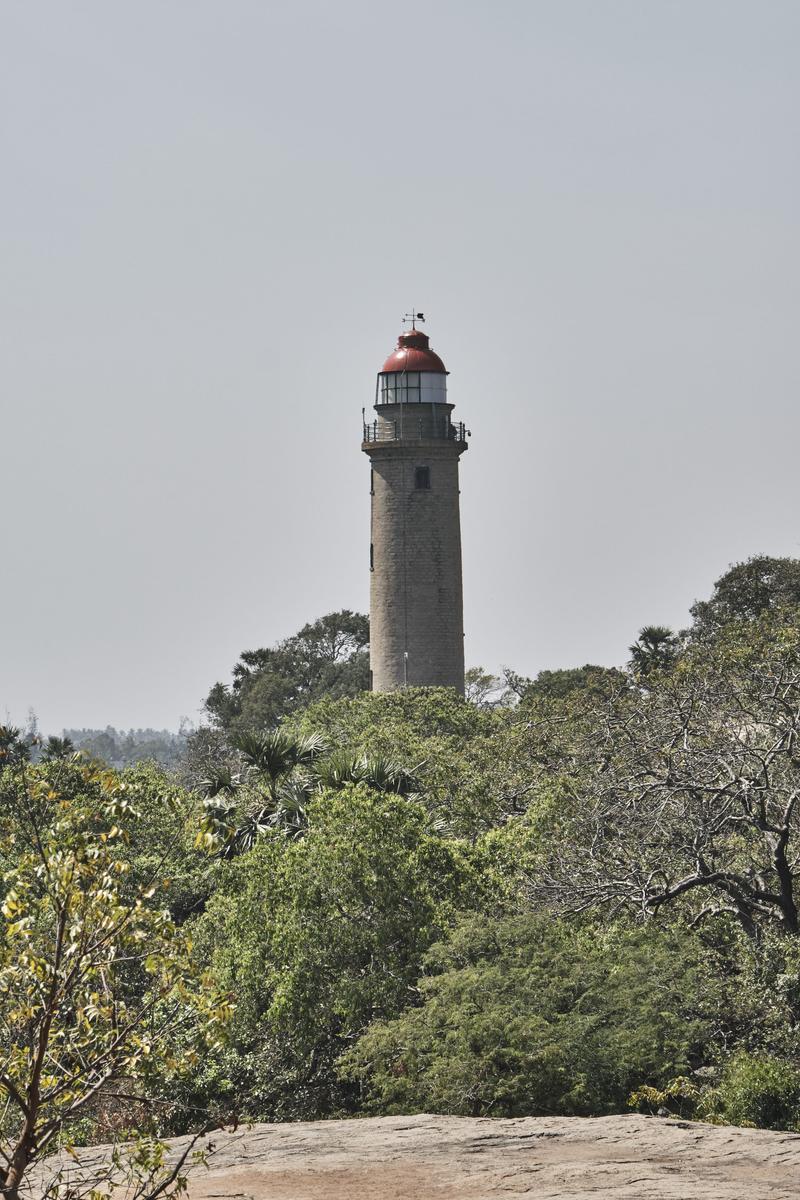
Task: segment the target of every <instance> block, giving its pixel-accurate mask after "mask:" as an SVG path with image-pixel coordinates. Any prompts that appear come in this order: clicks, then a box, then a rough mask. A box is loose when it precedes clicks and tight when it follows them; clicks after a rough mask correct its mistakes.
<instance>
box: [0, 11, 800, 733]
mask: <svg viewBox="0 0 800 1200" xmlns="http://www.w3.org/2000/svg"><path fill="white" fill-rule="evenodd" d="M799 56H800V5H798V4H797V3H796V0H791V2H789V0H758V2H756V0H753V2H747V3H745V2H742V0H526V2H521V0H505V2H503V0H500V2H496V3H493V4H491V5H490V4H489V3H475V2H471V0H467V2H464V0H461V2H459V3H453V2H450V0H431V2H430V3H428V4H426V5H422V4H420V3H417V2H412V3H407V4H403V5H399V4H397V5H395V4H392V5H390V4H385V3H381V2H380V0H377V2H376V0H370V2H368V3H367V2H360V0H340V2H338V3H323V2H321V0H299V2H298V0H294V2H293V3H286V2H284V0H274V2H272V3H268V2H267V0H259V2H257V3H256V2H255V0H224V2H223V0H158V2H156V0H70V3H62V2H61V0H47V2H45V0H3V2H2V4H0V142H1V144H0V153H1V157H0V162H1V163H2V167H1V168H0V170H2V187H0V339H2V344H1V345H0V417H1V418H2V422H1V424H0V436H2V451H1V456H2V457H1V460H0V505H1V506H2V507H1V509H0V511H2V516H3V527H4V536H3V554H2V556H1V557H0V570H1V571H2V592H0V596H1V597H2V598H1V599H0V615H1V616H2V620H0V718H2V716H3V715H4V714H5V713H8V714H9V715H10V716H11V717H12V719H15V720H17V721H20V720H23V719H24V717H25V714H26V711H27V708H28V706H33V707H34V708H35V709H36V711H37V712H38V713H39V716H40V720H41V723H42V725H43V726H44V727H45V728H46V729H47V730H48V731H53V730H57V729H59V728H60V727H61V726H63V725H105V724H106V723H111V724H116V725H118V726H129V725H157V726H161V725H167V726H172V727H175V726H177V723H178V720H179V718H180V717H181V716H183V715H185V716H189V717H190V718H193V719H197V717H198V715H199V708H200V705H201V702H202V699H203V697H204V695H205V694H206V692H207V691H208V688H209V686H210V685H211V684H212V683H213V682H214V681H215V680H217V679H221V678H227V677H228V675H229V671H230V668H231V666H232V665H233V662H234V660H235V658H236V657H237V655H238V653H239V651H240V650H242V649H246V648H253V647H256V646H259V645H268V644H270V643H272V642H274V641H275V640H276V639H277V638H280V637H282V636H285V635H287V634H289V633H292V632H294V631H295V630H296V629H297V628H298V627H299V626H300V625H301V624H303V623H304V622H305V621H307V620H310V619H313V618H314V617H317V616H320V615H322V614H323V613H325V612H328V611H330V610H332V609H334V608H342V607H350V608H356V609H361V610H362V611H366V608H367V604H368V569H367V568H368V548H369V532H368V520H369V504H368V494H367V492H368V474H369V472H368V463H367V461H366V459H365V458H364V457H363V456H362V455H361V454H360V451H359V441H360V419H361V408H362V406H363V405H367V406H368V405H369V404H370V403H371V401H372V397H373V389H374V375H375V372H376V371H377V369H378V367H379V366H380V364H381V362H382V361H383V359H384V357H385V356H386V354H387V353H388V352H389V351H390V349H391V348H392V347H393V345H394V342H395V339H396V335H397V333H398V331H399V328H400V317H401V315H402V313H403V312H404V311H405V310H406V309H408V308H409V307H410V306H411V305H412V304H413V305H416V306H417V307H419V308H421V309H424V310H425V312H426V313H427V315H428V318H429V320H428V325H427V331H428V333H429V334H430V337H431V341H432V345H433V346H434V348H435V349H436V350H437V351H438V352H439V353H440V354H441V355H442V357H443V358H444V360H445V363H446V364H447V366H448V368H449V369H450V371H451V375H450V380H449V388H450V398H451V400H453V401H454V402H455V403H456V405H457V409H456V416H457V417H458V418H459V419H464V420H465V421H466V422H467V424H468V425H469V427H470V428H471V429H472V432H473V439H472V445H471V448H470V451H469V453H468V454H467V455H466V456H465V458H464V460H463V465H462V485H461V486H462V505H463V507H462V525H463V539H464V583H465V626H466V636H467V642H466V644H467V660H468V662H469V663H470V664H476V663H481V664H483V665H484V666H486V667H489V668H498V667H500V666H501V665H503V664H507V665H509V666H512V667H514V668H515V669H517V670H519V671H522V672H524V673H526V674H533V673H535V672H536V671H538V670H539V669H541V668H543V667H558V666H568V665H573V664H578V663H582V662H584V661H587V660H590V661H594V662H600V663H618V662H621V661H624V659H625V657H626V648H627V646H628V644H629V643H630V641H631V640H632V639H633V638H634V637H635V635H636V631H637V629H638V628H639V626H641V625H642V624H644V623H648V622H658V623H666V624H671V625H681V624H682V623H685V622H686V620H687V612H688V606H689V604H690V603H691V602H692V600H693V599H694V598H696V597H698V596H705V595H707V594H708V593H709V591H710V588H711V585H712V582H713V580H714V579H715V578H716V577H717V576H718V575H719V574H720V573H721V572H722V571H723V570H724V569H725V568H726V566H727V565H728V564H729V563H730V562H733V561H737V560H739V559H742V558H744V557H747V556H748V555H750V554H753V553H758V552H766V553H772V554H788V555H798V556H800V512H799V506H798V500H799V499H800V497H799V496H798V492H799V491H800V485H798V471H797V465H796V463H797V441H798V432H800V430H799V429H798V426H799V425H800V420H799V419H798V391H799V389H798V383H799V382H800V366H799V364H798V350H797V344H798V338H797V330H798V317H799V316H800V311H799V310H800V283H799V282H798V281H799V280H800V269H799V268H800V253H799V250H800V244H799V239H798V221H797V213H798V211H800V164H799V162H798V147H799V146H800V137H799V136H798V134H799V132H800V131H799V130H798V125H799V124H800V121H798V113H800V83H798V72H797V62H798V58H799Z"/></svg>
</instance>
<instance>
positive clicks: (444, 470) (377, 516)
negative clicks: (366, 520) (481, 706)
mask: <svg viewBox="0 0 800 1200" xmlns="http://www.w3.org/2000/svg"><path fill="white" fill-rule="evenodd" d="M365 449H366V450H367V453H368V454H369V456H370V460H371V464H372V471H373V474H372V485H373V495H372V552H371V562H372V571H371V577H370V579H371V586H370V623H371V629H370V647H371V650H370V659H371V663H370V665H371V668H372V687H373V690H374V691H378V692H382V691H393V690H394V689H396V688H400V687H403V686H404V685H405V684H407V685H408V686H410V687H413V686H443V687H454V688H456V689H457V690H458V691H459V692H461V693H462V694H463V691H464V623H463V602H462V589H461V526H460V520H459V491H458V459H459V455H460V453H461V451H462V449H463V446H462V445H460V444H459V443H453V442H446V441H443V440H433V439H431V440H426V441H418V442H413V443H411V442H393V443H390V444H388V445H387V444H380V443H378V444H374V445H370V446H365ZM417 467H427V468H428V469H429V472H430V488H417V487H415V468H417ZM406 649H407V650H408V660H407V663H406V662H405V660H404V651H405V650H406Z"/></svg>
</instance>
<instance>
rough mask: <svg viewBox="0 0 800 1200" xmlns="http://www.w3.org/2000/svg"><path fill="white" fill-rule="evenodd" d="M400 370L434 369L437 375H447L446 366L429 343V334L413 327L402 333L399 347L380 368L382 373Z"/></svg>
mask: <svg viewBox="0 0 800 1200" xmlns="http://www.w3.org/2000/svg"><path fill="white" fill-rule="evenodd" d="M399 371H432V372H435V373H436V374H437V375H446V374H447V368H446V367H445V365H444V363H443V362H442V360H441V359H440V358H439V355H438V354H434V352H433V350H431V348H430V347H429V345H428V335H427V333H423V332H422V330H421V329H411V330H409V331H408V333H401V334H400V337H399V338H398V339H397V349H396V350H394V351H393V352H392V353H391V354H390V355H389V357H388V358H387V360H386V362H385V363H384V364H383V366H382V367H381V369H380V372H379V373H380V374H381V375H386V374H387V373H396V372H399Z"/></svg>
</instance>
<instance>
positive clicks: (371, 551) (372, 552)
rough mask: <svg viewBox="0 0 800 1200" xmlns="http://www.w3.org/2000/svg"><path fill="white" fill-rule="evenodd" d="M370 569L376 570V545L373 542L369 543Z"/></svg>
mask: <svg viewBox="0 0 800 1200" xmlns="http://www.w3.org/2000/svg"><path fill="white" fill-rule="evenodd" d="M369 569H370V571H374V570H375V546H374V545H373V543H372V542H370V544H369Z"/></svg>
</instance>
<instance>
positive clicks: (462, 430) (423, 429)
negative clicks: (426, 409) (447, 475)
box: [362, 417, 467, 442]
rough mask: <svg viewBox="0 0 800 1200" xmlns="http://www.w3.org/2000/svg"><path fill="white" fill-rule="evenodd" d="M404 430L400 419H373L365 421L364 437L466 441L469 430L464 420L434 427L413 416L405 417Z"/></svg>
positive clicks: (366, 438)
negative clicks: (368, 421)
mask: <svg viewBox="0 0 800 1200" xmlns="http://www.w3.org/2000/svg"><path fill="white" fill-rule="evenodd" d="M402 424H403V428H402V432H401V430H400V428H399V426H400V422H399V421H372V422H371V423H369V424H367V423H366V422H364V426H363V428H364V437H363V439H362V440H363V441H365V442H415V441H416V442H428V441H443V442H465V441H466V440H467V430H466V426H465V425H464V422H463V421H459V422H458V423H457V424H455V425H454V424H453V422H452V421H448V423H447V424H446V425H439V426H434V427H433V428H431V427H430V425H429V424H428V423H427V422H424V423H423V421H422V419H421V418H420V419H419V421H415V420H414V419H413V417H405V418H404V419H403V422H402Z"/></svg>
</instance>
